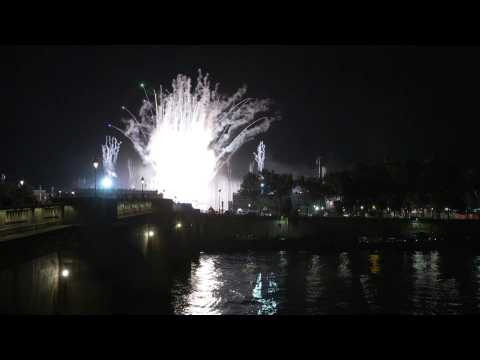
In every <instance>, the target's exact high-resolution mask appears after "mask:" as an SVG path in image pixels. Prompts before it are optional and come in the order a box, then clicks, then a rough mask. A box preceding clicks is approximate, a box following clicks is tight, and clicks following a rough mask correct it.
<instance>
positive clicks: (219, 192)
mask: <svg viewBox="0 0 480 360" xmlns="http://www.w3.org/2000/svg"><path fill="white" fill-rule="evenodd" d="M221 193H222V189H218V213H219V214H220V194H221Z"/></svg>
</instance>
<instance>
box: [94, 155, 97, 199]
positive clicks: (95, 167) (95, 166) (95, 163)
mask: <svg viewBox="0 0 480 360" xmlns="http://www.w3.org/2000/svg"><path fill="white" fill-rule="evenodd" d="M93 168H94V169H95V170H94V171H95V197H97V169H98V161H97V160H95V161H94V162H93Z"/></svg>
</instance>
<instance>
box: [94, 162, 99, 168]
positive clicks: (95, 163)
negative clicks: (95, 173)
mask: <svg viewBox="0 0 480 360" xmlns="http://www.w3.org/2000/svg"><path fill="white" fill-rule="evenodd" d="M93 167H94V168H95V169H98V161H94V162H93Z"/></svg>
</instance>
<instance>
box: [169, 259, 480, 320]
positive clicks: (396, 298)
mask: <svg viewBox="0 0 480 360" xmlns="http://www.w3.org/2000/svg"><path fill="white" fill-rule="evenodd" d="M449 256H452V259H449ZM447 259H449V260H447ZM465 262H467V263H469V264H471V265H473V266H470V267H466V266H464V265H462V264H465ZM452 269H453V270H452ZM452 271H453V273H452ZM460 283H461V284H463V285H462V286H460ZM174 289H175V291H174V302H175V306H174V307H175V313H176V314H258V315H274V314H280V315H281V314H352V313H393V314H461V313H478V312H479V309H480V256H475V255H469V254H460V255H455V256H453V255H450V254H440V253H439V252H438V251H429V252H420V251H417V252H413V253H404V252H397V251H394V252H381V251H380V252H360V253H354V254H352V253H347V252H343V253H340V254H338V253H336V254H335V253H329V254H315V253H311V252H285V251H281V252H271V253H260V252H259V253H248V254H245V253H243V254H241V253H240V254H222V255H209V254H202V255H200V258H199V264H198V265H197V266H193V267H192V274H191V278H190V281H189V282H187V284H185V283H183V284H182V283H176V284H175V285H174ZM471 305H472V306H471Z"/></svg>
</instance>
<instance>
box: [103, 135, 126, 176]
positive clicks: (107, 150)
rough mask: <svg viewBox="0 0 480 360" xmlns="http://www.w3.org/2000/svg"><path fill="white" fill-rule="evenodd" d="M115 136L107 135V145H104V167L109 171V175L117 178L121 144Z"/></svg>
mask: <svg viewBox="0 0 480 360" xmlns="http://www.w3.org/2000/svg"><path fill="white" fill-rule="evenodd" d="M121 143H122V142H121V141H118V140H117V139H116V138H115V137H113V136H107V137H106V141H105V145H102V155H103V168H104V169H105V172H106V173H107V177H109V178H116V177H117V174H116V172H115V165H116V164H117V159H118V153H119V151H120V144H121Z"/></svg>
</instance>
